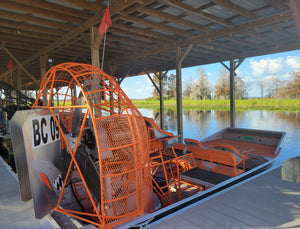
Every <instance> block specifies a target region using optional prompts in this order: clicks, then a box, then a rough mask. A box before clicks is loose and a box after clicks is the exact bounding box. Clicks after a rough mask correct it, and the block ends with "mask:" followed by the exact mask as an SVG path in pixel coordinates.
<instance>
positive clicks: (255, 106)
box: [133, 98, 300, 111]
mask: <svg viewBox="0 0 300 229" xmlns="http://www.w3.org/2000/svg"><path fill="white" fill-rule="evenodd" d="M133 104H134V105H135V106H136V107H137V108H159V100H155V99H145V100H133ZM164 106H165V107H168V108H176V99H169V100H164ZM182 106H183V108H184V109H200V110H211V109H215V110H230V101H229V99H211V100H191V99H183V100H182ZM235 108H236V110H288V111H299V110H300V100H299V99H267V98H263V99H260V98H253V99H237V100H235Z"/></svg>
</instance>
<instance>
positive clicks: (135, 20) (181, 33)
mask: <svg viewBox="0 0 300 229" xmlns="http://www.w3.org/2000/svg"><path fill="white" fill-rule="evenodd" d="M123 20H126V21H129V22H132V23H136V24H140V25H143V26H146V27H149V28H152V29H157V30H161V31H166V32H168V33H171V34H176V35H178V36H183V37H190V36H192V35H193V34H192V33H190V32H187V31H184V30H179V29H175V28H172V27H169V26H166V25H163V24H159V23H155V22H151V21H148V20H145V19H140V18H136V17H134V16H130V15H127V16H126V17H123Z"/></svg>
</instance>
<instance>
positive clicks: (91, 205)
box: [10, 63, 285, 228]
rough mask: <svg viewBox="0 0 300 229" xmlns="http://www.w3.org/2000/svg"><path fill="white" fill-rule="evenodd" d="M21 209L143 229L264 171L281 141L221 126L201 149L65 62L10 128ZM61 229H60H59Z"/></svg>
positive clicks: (92, 72)
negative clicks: (23, 204) (27, 205)
mask: <svg viewBox="0 0 300 229" xmlns="http://www.w3.org/2000/svg"><path fill="white" fill-rule="evenodd" d="M10 128H11V136H12V143H13V151H14V155H15V160H16V167H17V173H18V178H19V185H20V193H21V198H22V200H23V201H28V200H30V199H33V205H34V211H35V216H36V218H37V219H41V218H43V217H45V216H46V215H48V214H51V215H52V216H54V215H55V214H54V213H57V214H60V215H64V216H66V217H68V218H71V219H72V220H76V221H77V222H78V223H80V225H82V226H84V225H93V226H94V227H96V228H130V227H135V228H136V227H143V226H145V225H146V224H151V223H152V222H154V221H156V220H159V219H161V218H163V217H165V216H166V215H168V214H172V213H173V212H175V211H177V210H179V209H183V208H184V207H188V206H189V205H191V204H193V203H195V202H197V201H199V200H201V199H203V198H206V197H207V196H209V195H212V194H214V193H217V192H219V191H221V190H224V189H226V188H228V187H229V186H231V185H233V184H236V183H238V182H240V181H242V180H244V179H247V178H249V177H250V176H253V175H254V174H257V173H259V172H260V171H262V170H265V169H266V168H267V167H268V166H270V165H271V163H272V162H274V160H275V158H276V157H277V156H278V154H279V152H280V149H281V144H282V142H283V139H284V136H285V133H284V132H277V131H265V130H250V129H238V128H226V129H224V130H222V131H220V132H218V133H216V134H214V135H212V136H210V137H208V138H205V139H203V140H201V141H198V140H195V139H185V143H184V144H180V143H178V140H177V138H178V136H174V135H173V134H172V133H169V132H167V131H164V130H161V129H160V128H159V127H158V126H157V125H156V123H155V122H154V121H153V120H152V119H150V118H146V117H143V116H142V115H141V113H140V112H139V111H138V109H137V108H136V107H135V106H134V105H133V104H132V102H131V101H130V99H129V98H128V97H127V96H126V94H125V93H124V92H123V91H122V89H121V88H120V86H119V85H118V83H117V82H116V81H115V80H114V78H113V77H111V76H109V75H108V74H106V73H105V72H103V71H102V70H101V69H99V68H96V67H94V66H91V65H87V64H78V63H63V64H60V65H57V66H54V67H52V68H51V69H50V70H49V71H48V72H47V73H46V75H45V77H44V78H43V80H42V82H41V85H40V89H39V93H38V97H37V100H36V101H35V103H34V104H33V106H32V109H31V110H26V111H18V112H16V113H15V115H14V116H13V118H12V119H11V121H10ZM62 227H63V226H62Z"/></svg>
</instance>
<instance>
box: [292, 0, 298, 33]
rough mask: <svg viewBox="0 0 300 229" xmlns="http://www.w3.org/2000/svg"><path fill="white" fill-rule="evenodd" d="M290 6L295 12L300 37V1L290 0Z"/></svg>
mask: <svg viewBox="0 0 300 229" xmlns="http://www.w3.org/2000/svg"><path fill="white" fill-rule="evenodd" d="M290 5H291V10H292V12H293V17H294V22H295V25H296V27H297V30H298V35H299V37H300V1H299V0H290Z"/></svg>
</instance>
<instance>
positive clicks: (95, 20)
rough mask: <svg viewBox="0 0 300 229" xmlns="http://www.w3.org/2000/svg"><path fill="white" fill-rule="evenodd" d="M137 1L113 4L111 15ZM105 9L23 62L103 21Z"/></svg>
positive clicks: (24, 62) (54, 47)
mask: <svg viewBox="0 0 300 229" xmlns="http://www.w3.org/2000/svg"><path fill="white" fill-rule="evenodd" d="M22 1H23V0H22ZM28 1H29V2H36V3H37V4H39V3H41V2H40V1H39V0H24V2H28ZM136 2H137V0H127V1H124V2H123V1H122V2H120V3H118V4H116V5H113V6H112V7H111V9H110V12H111V15H114V14H116V13H117V12H119V11H122V10H123V9H126V8H127V7H129V6H131V5H132V4H134V3H136ZM42 3H45V2H42ZM47 4H48V3H47ZM42 7H43V6H42ZM51 7H52V5H51ZM45 8H46V7H45ZM56 8H59V7H57V5H56ZM104 10H105V9H103V10H102V12H99V14H97V15H94V16H92V17H91V18H89V19H88V20H86V21H85V22H83V23H82V24H80V25H79V26H78V27H76V28H74V29H72V30H71V31H69V32H68V33H67V34H65V35H64V36H63V37H61V38H58V39H56V40H55V41H54V42H52V43H51V44H50V45H48V46H46V47H44V48H42V49H41V50H40V51H38V52H36V53H35V54H33V55H32V56H30V57H29V58H27V59H26V60H24V61H23V62H22V64H23V65H25V64H27V63H30V62H31V61H33V60H35V59H38V58H39V57H40V56H41V55H44V54H46V53H48V52H50V51H52V50H53V49H56V48H57V47H59V46H61V45H62V44H63V43H65V42H67V41H69V40H70V39H71V38H72V37H76V36H78V35H80V34H81V33H83V32H84V31H86V30H87V29H89V28H90V27H91V26H92V25H95V24H97V23H99V22H100V21H101V18H102V17H103V14H104ZM77 13H78V12H77ZM0 24H1V23H0ZM6 73H7V72H4V73H3V74H1V75H0V77H1V76H3V75H4V74H6Z"/></svg>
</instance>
